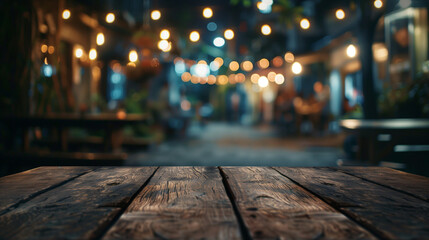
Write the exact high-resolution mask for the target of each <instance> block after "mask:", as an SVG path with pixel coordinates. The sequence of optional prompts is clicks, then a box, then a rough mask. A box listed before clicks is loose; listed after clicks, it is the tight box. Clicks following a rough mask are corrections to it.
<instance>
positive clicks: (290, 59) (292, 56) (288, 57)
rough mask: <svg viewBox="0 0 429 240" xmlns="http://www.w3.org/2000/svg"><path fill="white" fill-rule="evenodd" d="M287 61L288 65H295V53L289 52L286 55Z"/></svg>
mask: <svg viewBox="0 0 429 240" xmlns="http://www.w3.org/2000/svg"><path fill="white" fill-rule="evenodd" d="M285 61H286V62H288V63H293V61H295V56H294V55H293V53H291V52H287V53H286V54H285Z"/></svg>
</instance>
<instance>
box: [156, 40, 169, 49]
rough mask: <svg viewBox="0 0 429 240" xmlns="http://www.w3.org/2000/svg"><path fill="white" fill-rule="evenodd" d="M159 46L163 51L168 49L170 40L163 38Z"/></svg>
mask: <svg viewBox="0 0 429 240" xmlns="http://www.w3.org/2000/svg"><path fill="white" fill-rule="evenodd" d="M158 48H159V49H161V50H162V51H164V50H166V49H168V41H167V40H161V41H159V42H158Z"/></svg>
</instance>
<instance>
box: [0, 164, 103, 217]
mask: <svg viewBox="0 0 429 240" xmlns="http://www.w3.org/2000/svg"><path fill="white" fill-rule="evenodd" d="M31 170H32V169H31ZM94 170H95V169H89V170H88V171H86V172H83V173H80V174H78V175H76V176H73V177H71V178H69V179H67V180H64V181H62V182H59V183H57V184H54V185H52V186H49V187H47V188H45V189H42V190H40V191H38V192H35V193H32V194H31V195H30V196H28V197H27V198H25V199H21V200H19V201H18V202H17V203H15V204H13V205H12V206H10V207H8V208H7V209H4V210H2V211H0V216H2V215H4V214H6V213H8V212H10V211H12V210H14V209H17V208H18V207H19V206H20V205H22V204H24V203H26V202H28V201H31V200H32V199H34V198H35V197H37V196H39V195H41V194H43V193H46V192H48V191H50V190H53V189H55V188H58V187H60V186H63V185H65V184H67V183H69V182H71V181H73V180H75V179H76V178H78V177H81V176H83V175H85V174H88V173H90V172H93V171H94Z"/></svg>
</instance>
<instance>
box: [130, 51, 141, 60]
mask: <svg viewBox="0 0 429 240" xmlns="http://www.w3.org/2000/svg"><path fill="white" fill-rule="evenodd" d="M128 59H129V60H130V62H137V60H138V59H139V56H138V54H137V51H136V50H131V51H130V54H128Z"/></svg>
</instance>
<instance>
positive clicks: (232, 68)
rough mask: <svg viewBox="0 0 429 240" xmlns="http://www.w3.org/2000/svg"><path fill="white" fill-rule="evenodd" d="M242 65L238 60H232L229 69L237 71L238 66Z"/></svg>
mask: <svg viewBox="0 0 429 240" xmlns="http://www.w3.org/2000/svg"><path fill="white" fill-rule="evenodd" d="M239 67H240V65H238V62H236V61H232V62H231V63H229V69H231V71H234V72H235V71H237V70H238V68H239Z"/></svg>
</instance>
